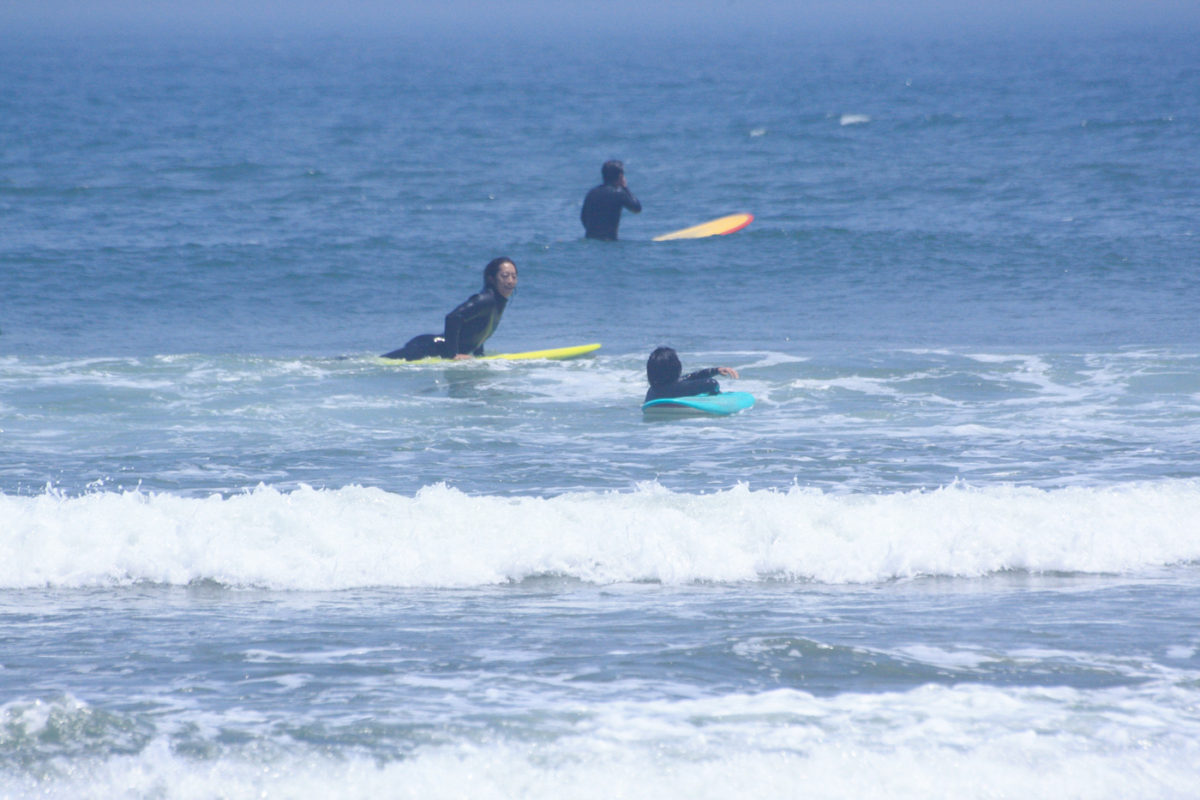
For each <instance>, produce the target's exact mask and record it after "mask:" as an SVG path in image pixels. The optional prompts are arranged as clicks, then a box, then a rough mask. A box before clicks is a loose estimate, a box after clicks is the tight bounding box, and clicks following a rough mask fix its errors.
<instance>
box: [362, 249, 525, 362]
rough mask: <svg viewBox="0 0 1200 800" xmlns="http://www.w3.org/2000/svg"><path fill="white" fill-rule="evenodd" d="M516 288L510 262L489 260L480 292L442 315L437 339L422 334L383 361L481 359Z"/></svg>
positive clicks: (514, 275) (386, 354) (508, 260)
mask: <svg viewBox="0 0 1200 800" xmlns="http://www.w3.org/2000/svg"><path fill="white" fill-rule="evenodd" d="M516 288H517V265H516V264H514V263H513V260H512V259H511V258H507V257H501V258H493V259H492V260H491V261H489V262H488V265H487V266H486V267H484V269H483V289H482V290H481V291H480V292H479V293H478V294H473V295H471V296H470V297H468V298H467V300H466V301H465V302H464V303H463V304H462V305H460V306H459V307H458V308H456V309H454V310H453V311H451V312H450V313H449V314H447V315H446V327H445V330H444V331H443V333H442V335H441V336H437V335H435V334H432V333H423V334H421V335H420V336H415V337H413V338H412V339H410V340H409V341H408V343H407V344H405V345H404V347H401V348H400V349H399V350H393V351H392V352H390V353H385V354H384V356H383V357H384V358H403V359H404V360H405V361H416V360H417V359H420V358H453V359H456V360H462V359H467V358H473V357H475V356H481V355H483V343H484V342H486V341H487V339H488V337H489V336H491V335H492V334H493V333H495V332H496V328H497V326H499V325H500V316H501V315H502V314H503V313H504V307H505V306H506V305H508V298H510V297H512V293H513V291H514V290H515V289H516Z"/></svg>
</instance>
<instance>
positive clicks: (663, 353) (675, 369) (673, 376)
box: [646, 347, 683, 386]
mask: <svg viewBox="0 0 1200 800" xmlns="http://www.w3.org/2000/svg"><path fill="white" fill-rule="evenodd" d="M681 372H683V365H682V364H680V363H679V355H678V354H677V353H676V352H675V351H674V350H673V349H671V348H670V347H659V348H657V349H655V351H654V352H653V353H651V354H650V357H649V358H648V359H646V379H647V380H648V381H650V385H651V386H666V385H668V384H672V383H674V382H675V381H677V380H679V373H681Z"/></svg>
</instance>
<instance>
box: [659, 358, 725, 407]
mask: <svg viewBox="0 0 1200 800" xmlns="http://www.w3.org/2000/svg"><path fill="white" fill-rule="evenodd" d="M718 374H720V370H719V369H718V368H717V367H709V368H708V369H698V370H696V371H695V372H691V373H688V374H687V375H684V376H683V377H682V378H680V379H679V380H677V381H675V382H674V383H667V384H663V385H661V386H651V387H650V388H649V389H647V390H646V399H645V401H644V402H647V403H649V402H650V401H651V400H661V399H662V398H664V397H694V396H695V395H698V394H720V393H721V384H719V383H717V382H716V381H715V380H713V376H714V375H718Z"/></svg>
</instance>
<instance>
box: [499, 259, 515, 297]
mask: <svg viewBox="0 0 1200 800" xmlns="http://www.w3.org/2000/svg"><path fill="white" fill-rule="evenodd" d="M495 285H496V291H497V292H499V293H500V294H501V295H503V296H504V297H505V298H508V297H512V293H513V290H514V289H516V288H517V268H516V266H515V265H514V264H513V263H512V262H511V261H506V262H505V263H503V264H501V265H500V269H499V270H497V272H496V282H495Z"/></svg>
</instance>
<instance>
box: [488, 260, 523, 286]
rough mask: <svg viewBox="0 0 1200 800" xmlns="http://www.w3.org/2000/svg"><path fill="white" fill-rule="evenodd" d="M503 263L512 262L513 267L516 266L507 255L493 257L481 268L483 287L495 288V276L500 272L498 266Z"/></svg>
mask: <svg viewBox="0 0 1200 800" xmlns="http://www.w3.org/2000/svg"><path fill="white" fill-rule="evenodd" d="M505 264H512V265H513V269H516V268H517V262H515V261H513V260H512V259H511V258H509V257H508V256H500V257H499V258H493V259H492V260H491V261H489V262H488V265H487V266H486V267H484V268H483V288H484V289H488V288H495V286H496V276H497V275H499V274H500V268H501V267H502V266H504V265H505Z"/></svg>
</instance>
